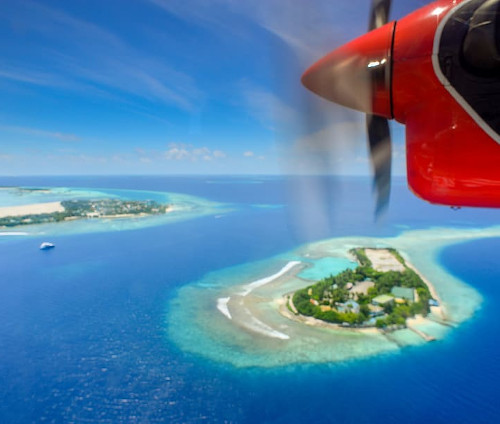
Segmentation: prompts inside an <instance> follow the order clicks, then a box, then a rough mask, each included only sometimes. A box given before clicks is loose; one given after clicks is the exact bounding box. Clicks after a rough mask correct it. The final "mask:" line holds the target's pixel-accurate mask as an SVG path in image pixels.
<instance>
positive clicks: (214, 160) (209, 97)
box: [0, 0, 426, 175]
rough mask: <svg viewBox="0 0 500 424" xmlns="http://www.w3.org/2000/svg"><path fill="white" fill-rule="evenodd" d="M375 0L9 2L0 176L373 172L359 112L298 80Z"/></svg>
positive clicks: (399, 12) (399, 142)
mask: <svg viewBox="0 0 500 424" xmlns="http://www.w3.org/2000/svg"><path fill="white" fill-rule="evenodd" d="M369 3H370V2H369V1H368V0H350V1H338V0H335V1H323V0H317V1H316V0H314V1H312V0H311V1H306V0H289V1H287V0H253V1H249V0H248V1H247V0H241V1H234V0H211V1H207V0H106V1H102V0H99V1H96V0H71V1H67V0H38V1H34V0H3V1H2V7H1V8H0V57H1V58H2V59H1V61H0V90H1V92H2V96H1V98H0V167H1V171H0V174H1V175H34V174H51V175H54V174H254V173H261V174H278V173H285V172H287V173H298V172H305V173H311V172H334V173H342V174H367V173H369V165H368V162H367V158H366V148H365V134H364V124H363V116H362V115H361V114H358V113H355V112H350V111H346V110H344V109H342V108H339V107H337V106H335V105H329V104H326V102H323V101H322V100H318V99H315V98H314V96H313V95H310V94H309V93H307V92H305V90H304V89H303V88H302V87H301V86H300V83H299V79H300V75H301V73H302V72H303V70H305V68H307V66H308V65H310V64H312V63H313V62H314V61H315V60H317V59H319V58H320V57H321V56H322V55H324V54H326V53H327V52H328V51H329V50H331V49H333V48H335V47H337V46H339V45H341V44H342V43H344V42H346V41H348V40H349V39H351V38H354V37H356V36H358V35H361V34H362V33H363V32H364V31H365V28H366V25H367V20H368V10H369ZM394 3H395V4H394V10H393V17H394V18H398V17H400V16H403V15H404V14H405V13H407V12H409V11H411V10H412V9H415V8H417V7H418V6H421V5H423V4H425V3H426V2H425V1H422V0H409V1H405V2H397V1H396V2H394ZM401 3H404V5H403V4H401ZM393 129H394V138H395V141H396V143H395V173H396V174H400V173H403V172H404V162H403V161H404V144H403V138H404V130H403V128H402V127H401V126H398V125H396V126H394V127H393Z"/></svg>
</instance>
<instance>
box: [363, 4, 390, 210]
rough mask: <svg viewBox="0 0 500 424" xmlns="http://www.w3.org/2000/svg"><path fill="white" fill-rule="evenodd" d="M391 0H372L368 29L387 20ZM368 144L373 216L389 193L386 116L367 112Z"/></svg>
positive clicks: (376, 26) (383, 23)
mask: <svg viewBox="0 0 500 424" xmlns="http://www.w3.org/2000/svg"><path fill="white" fill-rule="evenodd" d="M390 9H391V0H373V2H372V9H371V12H370V24H369V27H368V30H369V31H372V30H374V29H377V28H380V27H381V26H383V25H385V24H386V23H387V22H388V20H389V13H390ZM366 124H367V130H368V145H369V148H370V158H371V162H372V167H373V173H374V175H373V188H374V190H375V191H376V193H377V204H376V208H375V216H379V214H380V213H381V212H382V211H383V210H385V209H386V208H387V206H388V205H389V199H390V194H391V168H392V141H391V131H390V128H389V121H388V120H387V118H384V117H380V116H376V115H372V114H367V115H366Z"/></svg>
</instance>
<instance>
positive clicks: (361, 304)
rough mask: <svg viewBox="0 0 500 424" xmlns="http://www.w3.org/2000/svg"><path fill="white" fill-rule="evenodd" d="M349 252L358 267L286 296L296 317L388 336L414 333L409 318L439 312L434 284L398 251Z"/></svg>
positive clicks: (354, 250) (289, 306) (367, 250)
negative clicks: (378, 331) (405, 331)
mask: <svg viewBox="0 0 500 424" xmlns="http://www.w3.org/2000/svg"><path fill="white" fill-rule="evenodd" d="M350 253H351V255H353V256H354V258H355V259H356V261H357V262H358V266H357V267H356V268H355V269H346V270H345V271H343V272H341V273H339V274H337V275H330V276H329V277H326V278H324V279H322V280H320V281H318V282H317V283H315V284H313V285H310V286H307V287H305V288H303V289H300V290H297V291H295V292H294V293H292V294H289V295H287V296H286V300H287V303H286V305H287V308H288V309H289V311H290V312H292V314H293V315H295V316H303V317H312V318H314V319H316V320H320V321H324V322H326V323H331V324H337V325H338V326H340V327H347V328H352V329H355V328H361V329H362V328H373V327H376V328H378V329H381V330H383V331H385V332H387V331H393V330H399V329H402V328H405V327H408V328H410V329H412V328H411V326H410V325H408V320H409V319H410V318H414V317H416V316H419V317H426V316H427V315H428V314H429V312H430V311H431V308H436V309H438V308H439V304H440V302H439V300H438V299H437V295H436V293H435V291H434V290H433V288H432V286H431V287H429V286H430V283H428V282H427V283H426V282H424V280H423V279H422V278H421V276H420V275H419V274H418V273H417V272H416V270H415V269H414V268H413V267H411V266H409V265H408V264H407V263H406V262H405V260H404V258H403V257H402V256H401V255H400V254H399V253H398V251H396V250H395V249H391V248H387V249H373V248H370V249H368V248H356V249H351V250H350ZM431 290H432V292H434V293H432V292H431ZM438 312H441V311H438ZM420 335H421V336H422V337H424V338H425V336H424V335H422V334H420ZM429 340H431V339H430V338H429Z"/></svg>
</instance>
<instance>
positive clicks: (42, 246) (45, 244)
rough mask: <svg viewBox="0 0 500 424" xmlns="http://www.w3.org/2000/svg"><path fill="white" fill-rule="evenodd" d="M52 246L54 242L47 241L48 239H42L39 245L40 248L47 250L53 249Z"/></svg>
mask: <svg viewBox="0 0 500 424" xmlns="http://www.w3.org/2000/svg"><path fill="white" fill-rule="evenodd" d="M54 247H56V245H55V244H54V243H49V242H48V241H44V242H43V243H42V244H41V245H40V250H49V249H53V248H54Z"/></svg>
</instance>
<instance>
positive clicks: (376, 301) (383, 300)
mask: <svg viewBox="0 0 500 424" xmlns="http://www.w3.org/2000/svg"><path fill="white" fill-rule="evenodd" d="M392 302H394V297H392V296H389V295H387V294H381V295H380V296H377V297H375V298H373V300H372V304H373V305H376V306H384V305H386V304H388V303H392Z"/></svg>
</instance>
